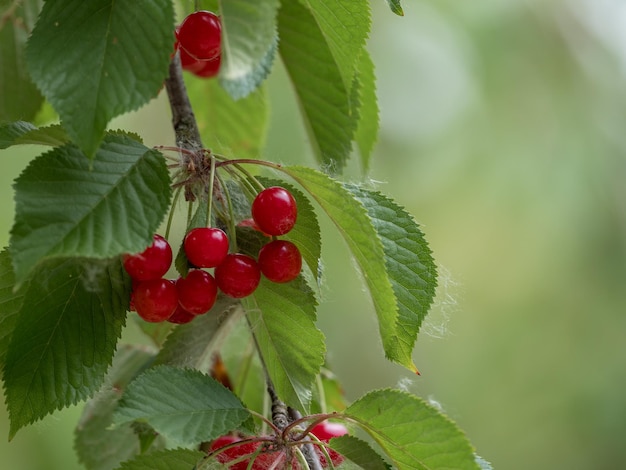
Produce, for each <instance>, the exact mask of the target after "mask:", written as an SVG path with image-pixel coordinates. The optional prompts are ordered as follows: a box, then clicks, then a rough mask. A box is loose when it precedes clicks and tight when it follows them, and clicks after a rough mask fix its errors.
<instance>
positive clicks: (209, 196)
mask: <svg viewBox="0 0 626 470" xmlns="http://www.w3.org/2000/svg"><path fill="white" fill-rule="evenodd" d="M209 155H210V158H211V170H210V172H209V194H207V212H206V226H207V227H208V226H209V225H210V224H211V210H212V209H213V186H214V184H215V157H214V156H213V154H209Z"/></svg>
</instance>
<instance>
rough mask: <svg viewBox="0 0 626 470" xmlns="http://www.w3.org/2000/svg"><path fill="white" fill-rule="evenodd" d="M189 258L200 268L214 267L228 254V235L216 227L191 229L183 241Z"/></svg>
mask: <svg viewBox="0 0 626 470" xmlns="http://www.w3.org/2000/svg"><path fill="white" fill-rule="evenodd" d="M183 247H184V249H185V254H186V255H187V259H188V260H189V261H190V262H191V264H193V265H194V266H197V267H199V268H214V267H215V266H217V265H218V264H220V263H222V261H224V259H225V258H226V255H227V254H228V236H227V235H226V234H225V233H224V231H223V230H220V229H219V228H214V227H198V228H194V229H192V230H190V231H189V233H188V234H187V235H186V236H185V241H184V242H183Z"/></svg>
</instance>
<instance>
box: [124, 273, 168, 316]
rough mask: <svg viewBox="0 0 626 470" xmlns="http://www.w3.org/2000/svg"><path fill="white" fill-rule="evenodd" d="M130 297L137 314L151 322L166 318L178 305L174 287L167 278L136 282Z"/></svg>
mask: <svg viewBox="0 0 626 470" xmlns="http://www.w3.org/2000/svg"><path fill="white" fill-rule="evenodd" d="M132 298H133V305H134V306H135V310H136V311H137V313H138V314H139V316H140V317H141V318H143V319H144V320H146V321H148V322H153V323H154V322H161V321H164V320H167V319H168V318H169V317H171V316H172V314H173V313H174V311H175V310H176V307H177V306H178V296H177V295H176V287H175V286H174V283H173V282H172V281H169V280H167V279H151V280H149V281H143V282H140V283H138V284H137V285H136V286H135V287H134V289H133V293H132Z"/></svg>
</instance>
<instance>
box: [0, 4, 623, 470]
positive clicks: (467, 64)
mask: <svg viewBox="0 0 626 470" xmlns="http://www.w3.org/2000/svg"><path fill="white" fill-rule="evenodd" d="M403 3H404V6H405V13H406V16H405V17H404V18H398V17H395V16H394V15H392V14H391V13H390V12H389V11H388V10H387V8H386V6H385V4H384V2H383V1H382V0H376V1H374V2H373V3H372V6H373V10H374V23H373V32H372V36H371V40H370V49H371V51H372V54H373V57H374V62H375V63H376V66H377V74H378V86H379V102H380V107H381V118H382V130H381V136H380V140H379V144H378V146H377V149H376V155H375V156H374V161H373V165H372V171H371V173H370V175H369V177H370V178H371V180H372V181H373V182H375V184H376V185H377V187H378V189H380V190H381V191H383V192H385V193H387V194H388V195H390V196H392V197H393V198H394V199H395V200H396V201H397V202H398V203H400V204H401V205H404V206H405V207H406V208H407V209H408V210H409V211H410V212H411V213H412V214H414V216H415V218H416V220H417V221H418V222H419V223H420V224H422V226H423V229H424V231H425V233H426V236H427V238H428V240H429V242H430V244H431V247H432V248H433V251H434V255H435V258H436V260H437V263H438V265H439V267H440V268H439V269H440V281H439V284H440V285H439V289H438V294H437V299H436V304H435V306H434V308H433V310H432V312H431V314H430V316H429V317H428V319H427V322H426V325H425V326H424V328H423V330H422V333H421V334H420V337H419V339H418V344H417V347H416V350H415V355H414V357H415V361H416V364H417V366H418V367H419V369H420V370H421V372H422V376H421V377H415V376H413V375H411V374H409V373H407V372H406V371H404V370H403V369H402V368H400V367H397V366H395V365H392V364H390V363H388V362H386V361H385V360H384V359H383V357H382V349H381V346H380V343H379V340H378V339H377V326H376V322H375V318H374V314H373V311H372V308H371V306H370V304H369V302H368V299H367V295H366V293H365V292H364V290H363V288H362V286H361V283H360V280H359V279H358V277H357V275H355V274H354V271H353V265H352V263H351V261H350V259H349V258H348V255H347V251H346V249H345V246H344V245H343V243H342V242H340V241H338V240H336V239H335V238H336V237H335V236H334V233H333V232H332V230H331V228H330V226H329V225H328V223H327V222H324V221H323V222H324V223H325V226H324V228H325V229H327V230H326V236H325V237H324V262H325V267H326V273H327V277H326V282H325V284H324V286H323V289H322V290H323V292H322V294H323V297H324V303H323V305H322V307H321V309H320V313H319V316H320V320H319V325H320V327H321V328H322V329H323V330H324V332H325V333H326V335H327V337H328V341H329V350H330V355H329V360H330V363H331V364H332V366H333V368H334V369H335V372H336V373H337V374H338V376H339V377H340V378H341V379H342V380H343V383H344V386H345V390H346V393H347V395H348V397H349V398H350V399H354V398H357V397H358V396H359V395H361V394H362V393H364V392H365V391H367V390H370V389H372V388H379V387H388V386H393V387H398V386H399V387H402V388H404V389H407V390H410V391H411V392H413V393H416V394H418V395H420V396H422V397H424V398H425V399H428V400H431V401H432V402H433V403H435V404H437V405H439V406H441V407H442V408H443V409H444V410H445V412H446V413H447V414H449V416H450V417H451V418H452V419H454V420H455V421H457V422H458V423H459V425H460V427H461V428H462V429H464V430H465V431H466V433H467V435H468V436H469V438H470V440H471V441H472V443H473V444H474V445H475V446H476V448H477V451H478V453H479V454H480V455H481V456H483V457H484V458H486V459H487V460H489V461H491V462H492V464H493V465H494V467H495V468H496V469H507V470H508V469H512V470H517V469H528V468H533V469H538V470H544V469H545V470H555V469H568V470H577V469H594V470H604V469H606V470H613V469H616V468H623V467H624V465H625V464H624V462H626V445H625V444H626V442H625V440H626V437H625V436H626V399H624V393H623V389H624V388H625V386H626V350H625V344H626V126H625V124H626V86H625V83H626V3H625V2H621V1H618V0H586V1H583V0H571V1H542V0H537V1H532V0H482V1H480V2H458V1H454V0H438V1H437V2H428V1H417V0H405V1H404V2H403ZM269 87H270V92H271V95H272V100H273V103H272V108H273V112H272V124H271V129H270V134H269V137H268V144H267V149H266V155H265V157H266V158H268V159H272V160H277V161H282V162H288V163H291V162H298V163H302V162H304V163H308V164H312V160H311V157H310V152H309V151H308V149H307V147H306V136H305V135H304V132H303V130H302V126H301V125H300V124H299V121H298V120H297V119H295V118H294V113H295V112H296V106H295V104H294V102H293V96H292V93H291V90H290V89H289V84H288V83H287V81H286V79H285V76H284V72H283V71H282V69H281V67H280V66H277V67H276V72H275V74H274V75H273V76H272V78H271V79H270V81H269ZM200 105H205V104H200ZM122 126H124V127H131V128H132V129H134V130H136V131H137V132H139V133H140V134H141V135H142V136H144V138H145V140H146V142H147V143H148V144H165V145H168V144H171V141H172V139H171V135H172V134H171V130H170V129H169V110H168V106H167V103H166V102H165V101H164V99H163V96H161V98H160V99H159V100H158V101H156V102H154V103H152V104H151V105H150V106H149V107H146V108H144V109H142V110H140V111H139V112H138V113H135V114H133V115H130V116H124V117H122V118H120V119H118V120H116V121H115V122H114V123H113V124H112V127H122ZM36 152H37V149H23V150H22V149H20V150H17V151H16V150H11V151H10V152H8V151H3V152H0V154H1V157H2V159H3V160H2V164H3V171H2V172H1V173H0V197H1V198H2V199H1V200H2V201H3V204H2V206H1V207H0V223H1V224H2V226H3V227H5V230H3V232H2V233H0V238H1V239H2V240H1V241H2V243H4V244H6V242H7V239H8V231H9V228H10V226H11V223H12V193H11V182H12V180H13V178H15V177H16V176H17V175H18V174H19V172H20V171H21V169H22V168H23V167H24V166H25V164H26V162H27V161H28V159H29V158H30V157H32V156H34V155H35V154H36ZM360 177H361V176H360V171H359V169H358V168H356V167H355V168H351V169H350V171H349V172H348V175H347V178H348V179H350V180H358V179H359V178H360ZM79 413H80V409H79V408H73V409H69V410H65V411H63V412H59V413H57V414H55V415H54V416H52V417H48V418H46V419H45V420H44V421H42V422H41V423H38V424H36V425H35V426H33V427H31V428H28V429H25V430H22V431H20V433H18V435H17V437H16V438H15V439H14V441H13V442H11V443H7V442H6V439H0V456H1V461H2V464H1V467H2V468H7V469H9V468H10V469H15V470H47V469H59V468H63V469H65V470H73V469H78V468H80V466H79V465H78V463H77V462H76V459H75V457H74V455H73V452H72V429H73V426H74V425H75V423H76V421H77V419H78V416H79ZM7 435H8V424H7V417H6V413H5V411H4V409H2V410H1V411H0V436H7Z"/></svg>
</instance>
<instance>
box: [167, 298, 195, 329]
mask: <svg viewBox="0 0 626 470" xmlns="http://www.w3.org/2000/svg"><path fill="white" fill-rule="evenodd" d="M194 318H196V316H195V315H194V314H193V313H191V312H188V311H187V310H185V309H184V308H183V307H181V306H180V303H179V304H178V307H176V310H174V313H172V316H171V317H169V318H168V319H167V321H168V322H170V323H176V324H179V325H182V324H184V323H189V322H190V321H191V320H193V319H194Z"/></svg>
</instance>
